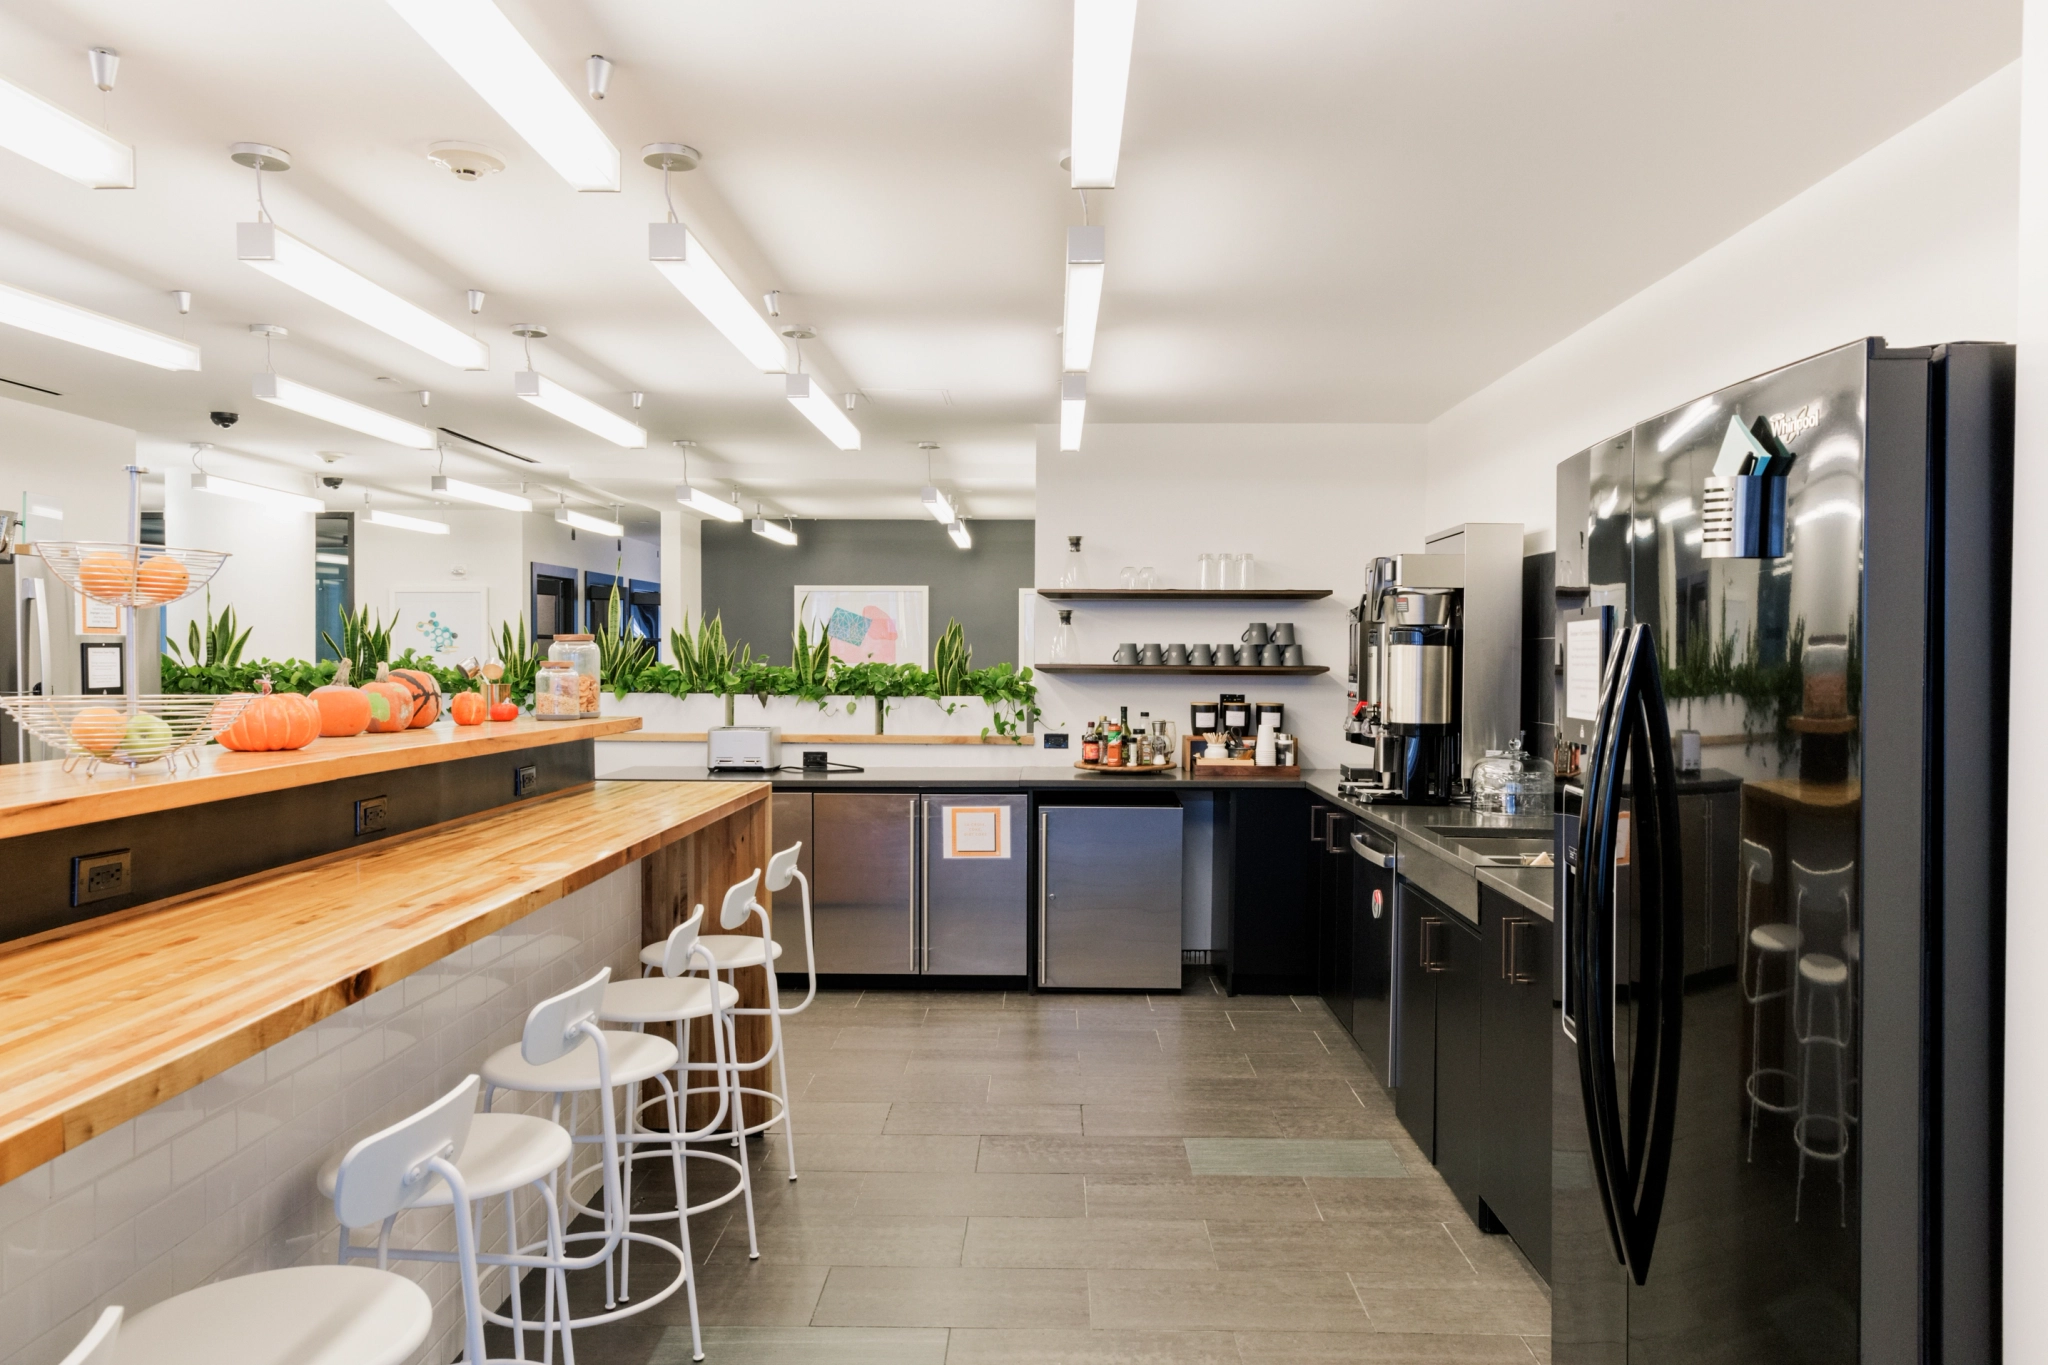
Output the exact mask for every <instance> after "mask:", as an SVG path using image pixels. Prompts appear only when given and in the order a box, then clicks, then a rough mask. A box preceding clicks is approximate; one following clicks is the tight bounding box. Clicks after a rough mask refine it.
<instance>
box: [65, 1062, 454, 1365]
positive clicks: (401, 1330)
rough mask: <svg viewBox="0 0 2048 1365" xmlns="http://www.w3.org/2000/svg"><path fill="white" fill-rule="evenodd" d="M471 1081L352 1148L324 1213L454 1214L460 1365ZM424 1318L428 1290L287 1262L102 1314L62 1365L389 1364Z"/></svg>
mask: <svg viewBox="0 0 2048 1365" xmlns="http://www.w3.org/2000/svg"><path fill="white" fill-rule="evenodd" d="M477 1085H478V1082H477V1078H476V1077H475V1076H470V1077H468V1078H467V1079H465V1080H464V1081H463V1082H462V1084H460V1085H458V1086H456V1087H455V1088H454V1089H453V1090H451V1091H449V1092H448V1093H447V1094H446V1095H443V1096H442V1097H441V1098H440V1099H438V1100H436V1101H435V1102H434V1103H433V1104H431V1105H429V1106H427V1107H426V1108H425V1109H423V1110H421V1111H420V1112H419V1113H417V1114H414V1115H413V1116H412V1117H410V1118H408V1119H405V1120H403V1121H401V1122H399V1123H396V1124H393V1125H392V1126H391V1127H389V1128H386V1129H385V1130H384V1131H383V1132H381V1133H373V1134H372V1135H370V1136H369V1137H366V1138H364V1139H363V1140H362V1141H361V1142H358V1143H357V1144H356V1145H355V1146H353V1147H351V1148H350V1149H349V1151H348V1153H347V1155H345V1156H343V1157H342V1159H341V1162H340V1165H339V1166H338V1168H337V1170H338V1178H337V1181H336V1184H335V1191H334V1212H335V1216H336V1217H337V1218H339V1219H340V1220H341V1225H342V1226H343V1227H345V1228H347V1227H371V1226H376V1225H379V1224H383V1225H387V1226H388V1224H389V1222H390V1220H392V1219H393V1218H396V1217H397V1216H398V1215H399V1214H400V1213H402V1212H404V1211H405V1210H406V1209H409V1208H413V1207H416V1206H418V1205H420V1204H421V1203H422V1202H423V1201H425V1200H427V1199H428V1197H429V1196H430V1195H435V1194H441V1195H444V1196H445V1197H446V1199H447V1201H448V1202H449V1203H450V1204H452V1206H453V1208H454V1211H455V1241H456V1252H455V1256H454V1259H455V1260H457V1261H458V1262H459V1264H460V1266H461V1275H462V1307H463V1324H464V1338H463V1342H464V1345H463V1358H464V1360H466V1361H469V1362H471V1365H487V1362H486V1361H485V1358H484V1353H483V1314H482V1306H481V1304H480V1302H479V1300H478V1297H477V1275H476V1244H475V1242H474V1241H473V1240H472V1238H471V1225H470V1206H469V1196H468V1194H467V1192H466V1191H465V1189H464V1187H463V1182H462V1174H461V1172H460V1171H459V1170H457V1169H456V1166H455V1164H454V1157H455V1154H456V1153H457V1152H459V1151H461V1150H462V1148H463V1146H464V1144H465V1143H466V1142H467V1140H468V1137H469V1128H470V1122H471V1120H472V1118H473V1117H474V1116H475V1113H476V1098H477ZM433 1321H434V1309H433V1304H432V1303H431V1302H429V1301H428V1299H427V1295H426V1291H425V1290H423V1289H421V1288H420V1287H419V1286H418V1285H416V1284H414V1283H413V1282H412V1281H411V1280H408V1279H406V1278H405V1277H403V1276H401V1275H395V1274H392V1273H391V1272H390V1271H388V1270H381V1269H379V1270H372V1269H370V1268H368V1267H367V1266H352V1265H321V1266H292V1267H290V1268H288V1269H284V1270H267V1271H263V1272H261V1273H259V1274H255V1275H244V1276H241V1277H239V1278H236V1279H231V1280H217V1281H215V1282H214V1283H212V1284H208V1285H201V1286H200V1287H199V1288H197V1289H194V1290H192V1291H191V1292H189V1293H185V1294H180V1295H178V1296H177V1297H175V1298H170V1299H165V1300H164V1301H163V1302H162V1303H159V1304H156V1305H154V1306H153V1307H150V1308H145V1309H144V1310H142V1311H141V1312H140V1313H137V1314H136V1315H135V1316H134V1317H133V1318H131V1319H128V1321H127V1322H126V1323H125V1324H124V1323H123V1321H122V1310H121V1309H120V1308H118V1307H115V1308H109V1309H107V1310H106V1311H105V1312H104V1313H102V1314H100V1317H99V1320H98V1321H97V1322H95V1323H94V1324H93V1328H92V1330H91V1331H90V1332H88V1333H87V1334H86V1336H85V1339H84V1340H83V1341H81V1342H79V1344H78V1346H77V1347H76V1348H74V1349H73V1350H72V1352H71V1354H70V1355H68V1356H66V1357H65V1361H64V1365H221V1362H224V1361H232V1362H234V1365H398V1362H400V1361H403V1360H406V1359H407V1358H409V1357H410V1356H411V1355H412V1354H413V1353H414V1352H416V1351H417V1350H419V1348H420V1344H421V1343H422V1342H424V1341H425V1340H426V1339H427V1332H428V1331H429V1330H430V1329H431V1328H432V1326H433Z"/></svg>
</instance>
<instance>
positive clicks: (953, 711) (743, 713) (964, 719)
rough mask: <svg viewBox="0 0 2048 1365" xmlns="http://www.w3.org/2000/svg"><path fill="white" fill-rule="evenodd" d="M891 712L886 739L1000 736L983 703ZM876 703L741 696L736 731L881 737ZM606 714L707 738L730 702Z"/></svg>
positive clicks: (634, 697)
mask: <svg viewBox="0 0 2048 1365" xmlns="http://www.w3.org/2000/svg"><path fill="white" fill-rule="evenodd" d="M886 705H887V706H888V717H887V720H886V722H885V728H884V733H885V734H891V735H979V734H980V733H981V732H982V731H983V730H987V731H988V732H989V733H990V734H994V733H995V720H994V717H993V715H992V714H991V710H990V707H989V704H988V703H987V702H985V701H983V700H982V699H981V698H980V697H947V698H945V700H944V701H943V702H939V701H933V700H932V699H931V698H930V697H895V698H891V699H890V700H889V701H888V702H887V703H886ZM875 706H876V703H875V700H874V699H873V698H872V697H827V698H826V699H825V702H824V704H823V705H822V706H819V705H814V704H812V703H810V702H807V701H804V700H802V699H800V698H797V697H769V698H767V699H766V700H765V701H764V700H760V699H757V698H755V697H753V696H751V695H749V694H746V693H741V694H739V695H738V696H735V697H734V698H733V699H732V723H733V724H735V725H773V726H775V727H777V728H778V729H780V730H781V731H782V732H783V733H784V734H789V735H846V736H847V737H849V738H853V737H856V736H860V735H872V734H874V733H875ZM601 709H602V712H603V714H605V715H607V716H638V717H640V723H641V727H642V729H643V731H644V732H646V733H649V734H701V733H702V732H704V731H706V730H709V729H711V728H713V727H714V726H719V725H723V724H725V698H723V697H720V696H716V695H713V694H711V693H705V692H693V693H691V694H690V695H689V696H687V697H671V696H669V695H668V694H667V693H665V692H634V693H630V694H628V695H627V696H626V697H624V698H619V697H614V696H613V695H612V694H611V693H609V692H607V693H605V694H604V697H603V701H602V705H601Z"/></svg>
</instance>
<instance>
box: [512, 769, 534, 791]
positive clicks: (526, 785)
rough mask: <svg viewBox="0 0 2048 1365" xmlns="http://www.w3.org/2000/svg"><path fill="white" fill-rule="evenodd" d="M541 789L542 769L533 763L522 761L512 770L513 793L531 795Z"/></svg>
mask: <svg viewBox="0 0 2048 1365" xmlns="http://www.w3.org/2000/svg"><path fill="white" fill-rule="evenodd" d="M539 789H540V770H539V769H538V768H536V767H534V765H533V764H531V763H522V764H520V765H519V766H518V767H516V768H514V769H513V770H512V794H513V795H514V796H531V795H533V794H534V792H536V791H538V790H539Z"/></svg>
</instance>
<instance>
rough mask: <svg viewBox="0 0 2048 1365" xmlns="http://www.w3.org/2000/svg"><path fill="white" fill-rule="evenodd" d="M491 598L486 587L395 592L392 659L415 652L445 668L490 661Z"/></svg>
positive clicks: (400, 589)
mask: <svg viewBox="0 0 2048 1365" xmlns="http://www.w3.org/2000/svg"><path fill="white" fill-rule="evenodd" d="M488 599H489V593H488V591H487V590H486V589H484V588H394V589H392V591H391V610H392V614H393V618H394V619H393V620H392V623H391V655H392V657H393V658H397V657H398V656H399V655H400V654H403V653H405V651H406V650H408V649H412V650H417V651H418V652H419V653H421V654H424V655H427V656H428V657H430V658H432V659H433V661H434V662H435V663H437V664H441V665H443V666H452V665H454V664H455V663H457V662H459V661H460V660H463V659H468V658H477V659H486V658H489V657H490V653H491V636H490V619H491V617H490V611H489V606H490V602H489V600H488Z"/></svg>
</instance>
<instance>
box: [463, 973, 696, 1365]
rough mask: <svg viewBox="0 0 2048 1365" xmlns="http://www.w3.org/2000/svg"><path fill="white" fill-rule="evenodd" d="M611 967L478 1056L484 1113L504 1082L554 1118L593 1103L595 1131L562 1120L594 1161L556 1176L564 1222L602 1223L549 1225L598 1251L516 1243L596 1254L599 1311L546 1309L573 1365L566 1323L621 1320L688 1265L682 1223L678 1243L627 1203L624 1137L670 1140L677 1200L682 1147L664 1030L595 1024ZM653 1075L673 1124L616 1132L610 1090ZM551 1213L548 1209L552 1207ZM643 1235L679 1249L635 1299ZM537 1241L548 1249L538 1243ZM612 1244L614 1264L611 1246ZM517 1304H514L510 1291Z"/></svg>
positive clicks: (585, 1263)
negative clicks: (639, 1224)
mask: <svg viewBox="0 0 2048 1365" xmlns="http://www.w3.org/2000/svg"><path fill="white" fill-rule="evenodd" d="M611 974H612V971H611V968H609V967H606V968H604V969H603V970H601V971H600V972H598V974H597V975H596V976H593V977H591V978H590V979H589V980H588V981H585V982H584V983H582V984H581V985H579V986H577V987H575V988H574V989H572V990H569V991H565V992H564V993H562V994H561V995H558V996H555V997H553V998H552V999H549V1000H543V1001H542V1002H541V1003H540V1004H538V1005H536V1006H534V1007H533V1012H532V1013H531V1014H529V1015H528V1016H527V1020H526V1029H525V1032H524V1033H523V1035H522V1037H521V1040H520V1041H519V1042H518V1043H515V1044H513V1045H511V1046H509V1047H503V1048H500V1049H498V1050H497V1051H496V1052H494V1053H492V1054H491V1055H490V1056H489V1057H488V1058H486V1059H485V1060H484V1065H483V1081H484V1085H485V1087H486V1088H485V1090H484V1114H483V1115H479V1118H482V1117H486V1116H488V1115H489V1113H490V1108H491V1104H492V1102H493V1101H494V1100H495V1098H496V1096H497V1092H498V1091H500V1090H511V1091H516V1092H520V1093H524V1094H538V1095H547V1096H550V1097H551V1099H552V1104H553V1107H552V1110H551V1111H550V1112H551V1114H552V1117H553V1119H554V1121H555V1122H557V1123H561V1121H562V1117H563V1101H564V1099H565V1098H566V1099H568V1100H570V1101H571V1109H572V1112H571V1115H570V1117H571V1119H572V1120H573V1118H574V1114H573V1102H574V1099H575V1097H577V1096H579V1095H581V1096H588V1097H589V1098H591V1099H592V1100H593V1101H594V1102H595V1104H596V1107H597V1113H598V1131H597V1132H596V1133H581V1132H578V1131H577V1129H576V1126H575V1124H574V1122H573V1121H572V1122H570V1123H568V1124H565V1125H563V1126H564V1127H566V1128H567V1130H568V1133H569V1140H570V1142H571V1144H572V1146H573V1145H579V1144H580V1145H584V1146H595V1147H596V1148H597V1149H598V1160H597V1163H596V1165H595V1167H589V1166H586V1167H584V1168H583V1169H582V1170H580V1171H578V1170H576V1169H575V1163H574V1160H573V1158H572V1159H571V1160H570V1162H569V1163H568V1172H569V1173H568V1177H567V1179H564V1180H560V1181H559V1182H558V1196H559V1202H560V1205H561V1213H560V1217H561V1221H562V1222H563V1223H567V1222H569V1221H571V1220H572V1219H573V1217H574V1216H575V1215H577V1214H588V1215H590V1216H592V1217H597V1218H601V1219H602V1222H603V1226H602V1228H601V1229H598V1230H595V1231H584V1232H560V1233H556V1234H554V1235H555V1236H556V1237H558V1239H559V1242H560V1244H561V1245H562V1246H564V1247H566V1246H567V1245H570V1244H574V1243H579V1242H593V1241H594V1242H598V1243H599V1244H600V1245H599V1246H598V1247H597V1249H596V1250H595V1251H592V1252H590V1253H588V1254H587V1255H583V1256H566V1255H564V1256H563V1257H562V1258H561V1259H560V1260H559V1261H551V1260H548V1259H546V1258H544V1257H535V1256H533V1255H532V1254H531V1253H532V1251H533V1250H534V1248H531V1247H520V1248H518V1256H517V1257H516V1258H514V1263H515V1264H518V1265H524V1266H536V1267H549V1268H555V1269H559V1270H563V1271H568V1270H587V1269H589V1268H591V1267H593V1266H596V1265H598V1264H600V1263H602V1264H603V1266H604V1271H605V1310H606V1311H605V1312H602V1313H592V1314H588V1315H585V1316H583V1317H576V1316H574V1315H572V1314H571V1313H570V1312H569V1311H568V1306H567V1303H566V1299H565V1301H564V1303H563V1308H562V1312H561V1315H560V1317H559V1319H551V1321H550V1325H551V1326H559V1327H560V1328H561V1330H562V1339H563V1343H564V1346H563V1358H564V1360H565V1361H569V1362H570V1363H571V1365H573V1356H572V1355H571V1350H572V1349H573V1348H571V1347H570V1346H569V1345H568V1342H569V1333H570V1330H571V1329H575V1328H583V1327H594V1326H598V1325H599V1324H602V1323H607V1322H617V1321H618V1320H620V1319H621V1318H626V1317H630V1316H632V1315H633V1314H635V1313H641V1312H645V1311H646V1310H647V1309H650V1308H652V1307H654V1306H655V1305H656V1304H659V1303H662V1302H663V1301H665V1300H666V1299H668V1298H669V1296H670V1295H672V1294H674V1293H675V1292H676V1291H677V1290H678V1289H680V1288H682V1287H683V1285H684V1283H685V1282H686V1281H688V1279H689V1275H690V1257H689V1251H688V1225H687V1223H685V1225H684V1229H683V1233H684V1236H683V1242H682V1244H681V1245H678V1244H677V1243H675V1242H671V1241H668V1240H667V1239H665V1238H662V1237H657V1236H655V1235H653V1234H652V1233H646V1232H638V1231H635V1230H634V1229H633V1226H632V1223H633V1221H634V1220H633V1217H632V1216H631V1205H630V1203H629V1202H628V1197H629V1188H630V1187H629V1186H628V1184H627V1177H626V1172H627V1170H628V1169H629V1168H630V1162H629V1161H628V1160H627V1159H626V1158H625V1157H624V1156H622V1153H621V1147H622V1145H638V1144H643V1143H644V1144H650V1145H657V1146H660V1147H665V1148H667V1149H668V1152H669V1157H670V1161H671V1162H672V1164H673V1170H674V1173H675V1178H676V1190H677V1196H676V1197H677V1202H678V1203H679V1204H680V1203H681V1200H682V1193H681V1192H682V1189H683V1181H682V1156H681V1153H680V1150H679V1149H680V1146H681V1143H680V1141H679V1139H678V1138H677V1136H676V1133H677V1129H678V1126H679V1119H678V1117H677V1115H676V1106H675V1091H674V1088H673V1087H671V1086H670V1085H669V1081H668V1077H667V1075H666V1074H665V1073H667V1072H668V1071H669V1070H671V1069H672V1068H674V1066H675V1064H676V1056H677V1054H676V1047H675V1044H673V1043H671V1042H669V1040H668V1039H666V1038H661V1037H657V1036H655V1035H654V1034H651V1033H625V1032H617V1031H614V1030H611V1029H602V1028H599V1027H598V1022H597V1021H598V1010H599V1007H600V1006H601V1005H602V1004H603V1002H604V992H605V987H606V986H607V985H609V984H610V982H611ZM650 1080H651V1081H655V1082H657V1083H658V1084H659V1085H660V1086H661V1089H662V1091H663V1094H662V1095H661V1096H660V1097H657V1098H658V1099H659V1100H660V1101H662V1102H665V1103H666V1104H667V1105H668V1108H669V1115H670V1118H669V1128H668V1131H666V1132H653V1131H651V1130H646V1129H641V1128H639V1127H638V1126H637V1125H634V1124H632V1123H630V1122H629V1124H628V1131H627V1132H626V1133H625V1134H624V1135H621V1134H620V1132H619V1131H618V1125H617V1123H616V1121H615V1119H614V1116H613V1109H612V1091H613V1090H614V1089H615V1088H617V1087H620V1086H627V1087H636V1086H638V1085H640V1084H642V1083H643V1082H646V1081H650ZM592 1169H595V1170H597V1171H598V1172H599V1173H600V1178H601V1187H602V1189H603V1198H604V1204H603V1207H602V1208H593V1207H591V1206H590V1205H587V1204H584V1203H583V1202H581V1201H580V1200H578V1199H577V1198H576V1195H575V1188H574V1187H575V1182H576V1180H577V1178H579V1177H580V1176H583V1175H587V1174H588V1173H589V1172H590V1171H591V1170H592ZM552 1216H554V1215H551V1217H552ZM641 1216H642V1217H659V1218H670V1217H674V1216H676V1215H674V1214H670V1213H667V1212H662V1213H659V1214H649V1215H641ZM634 1243H639V1244H640V1245H643V1246H650V1247H653V1248H655V1249H656V1250H658V1251H661V1252H663V1253H665V1254H667V1255H670V1256H673V1257H675V1258H676V1273H675V1276H674V1278H672V1279H670V1280H669V1282H668V1283H667V1284H665V1285H663V1286H662V1287H661V1288H660V1289H659V1290H657V1291H656V1292H655V1293H653V1294H651V1295H648V1296H645V1297H643V1298H640V1299H638V1300H635V1299H633V1297H632V1293H631V1285H630V1282H628V1281H627V1280H626V1278H625V1275H624V1274H623V1273H621V1271H622V1270H625V1271H630V1268H631V1267H630V1262H629V1261H628V1259H627V1257H628V1254H629V1248H630V1247H631V1246H632V1245H633V1244H634ZM543 1249H545V1248H544V1247H543ZM615 1253H617V1262H616V1264H615V1260H614V1256H615ZM514 1309H515V1314H516V1313H517V1309H518V1304H517V1301H516V1299H515V1301H514ZM488 1316H489V1317H490V1320H491V1321H492V1322H495V1323H498V1324H500V1325H501V1326H508V1327H513V1328H514V1330H515V1331H517V1330H520V1328H521V1326H522V1325H523V1324H522V1323H521V1322H520V1321H519V1319H518V1318H517V1317H516V1316H515V1317H514V1318H506V1317H503V1316H501V1315H499V1314H497V1313H490V1314H488Z"/></svg>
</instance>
